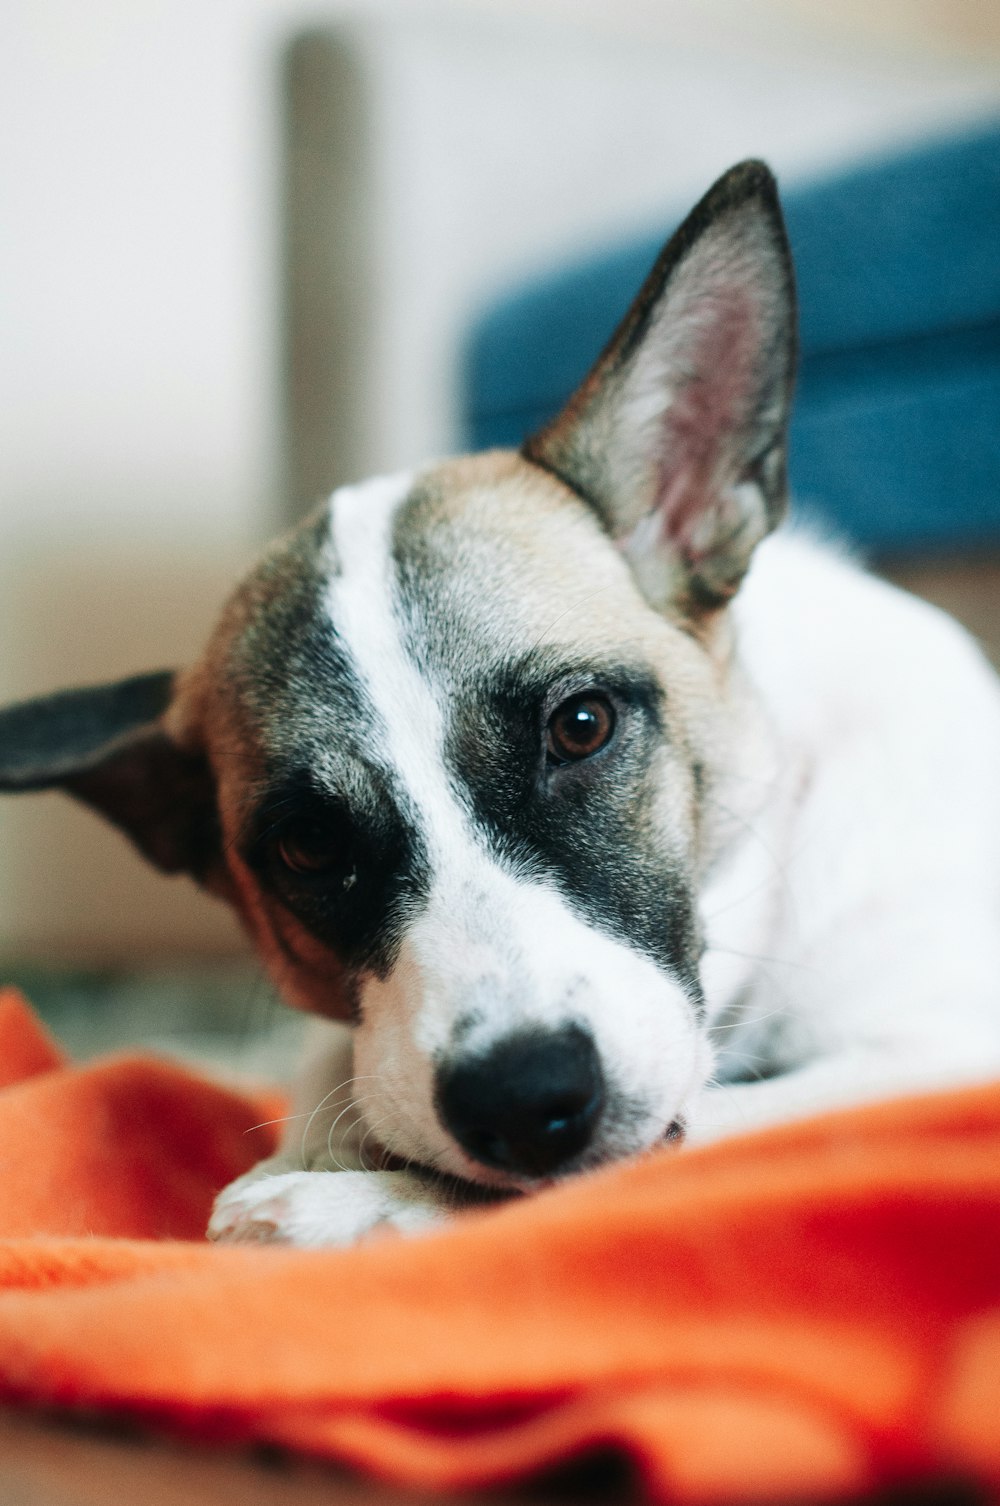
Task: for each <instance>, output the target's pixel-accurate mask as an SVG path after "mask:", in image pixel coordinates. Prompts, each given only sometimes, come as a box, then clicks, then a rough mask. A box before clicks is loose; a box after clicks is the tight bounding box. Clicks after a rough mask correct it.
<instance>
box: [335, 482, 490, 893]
mask: <svg viewBox="0 0 1000 1506" xmlns="http://www.w3.org/2000/svg"><path fill="white" fill-rule="evenodd" d="M413 482H414V476H413V473H412V472H402V473H400V474H398V475H395V476H380V477H376V478H375V479H373V480H371V481H364V482H362V483H360V484H359V485H357V486H344V487H341V488H340V489H339V490H338V491H335V492H334V494H333V496H332V497H331V499H330V510H331V533H332V540H333V545H334V555H335V558H336V560H337V563H338V569H339V573H338V574H337V575H336V576H335V577H334V579H333V580H332V581H331V582H330V587H329V592H328V598H327V608H328V611H329V614H330V617H331V619H332V621H333V625H334V627H335V629H336V631H337V634H338V637H339V638H340V640H341V642H342V643H343V644H344V645H345V647H346V648H347V650H348V652H349V653H350V655H351V658H352V660H353V663H354V667H355V670H356V672H357V674H358V676H359V678H360V680H361V682H362V684H363V685H364V687H365V690H366V692H367V695H368V698H369V700H370V702H371V704H372V707H373V708H374V710H375V712H376V713H377V715H378V717H379V720H380V722H381V724H382V725H381V741H380V745H379V747H377V748H374V749H372V753H373V755H374V758H375V760H376V761H378V762H380V763H383V764H385V765H386V766H388V767H389V768H390V769H391V770H392V772H393V774H394V775H395V777H396V779H397V780H398V782H399V784H400V785H401V786H402V788H403V789H404V790H405V791H406V794H407V795H408V796H409V798H410V801H411V802H412V804H413V807H414V809H415V811H416V812H417V813H418V815H419V818H420V827H421V836H422V837H423V839H424V842H425V843H426V845H427V848H428V851H429V855H430V858H431V862H432V864H433V866H434V868H435V869H437V868H439V866H440V865H441V864H442V862H444V861H445V860H446V856H451V857H454V856H455V855H456V848H461V847H466V846H468V844H469V835H468V832H467V829H466V826H465V821H464V818H463V815H462V812H461V810H460V808H459V806H458V804H457V802H456V800H455V797H454V794H453V792H452V789H451V787H450V786H449V783H448V778H447V774H446V772H445V763H444V716H443V713H442V709H441V706H440V705H439V703H438V701H437V699H436V698H435V695H434V691H433V688H432V686H431V685H430V684H429V683H428V681H427V680H426V679H424V677H423V676H422V675H421V674H420V672H419V670H418V669H417V667H416V665H415V664H414V663H413V661H412V659H411V658H410V657H409V655H408V654H407V652H406V648H405V646H404V644H403V642H402V639H401V636H400V624H399V621H398V619H397V616H396V613H395V611H394V605H393V603H394V583H395V562H394V560H393V553H392V539H393V527H394V524H395V521H396V516H397V514H398V512H399V509H400V507H401V506H402V504H403V503H404V502H405V501H406V499H407V497H408V496H409V494H410V491H411V490H412V487H413Z"/></svg>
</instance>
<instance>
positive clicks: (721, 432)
mask: <svg viewBox="0 0 1000 1506" xmlns="http://www.w3.org/2000/svg"><path fill="white" fill-rule="evenodd" d="M690 326H691V327H690V328H689V330H688V331H685V332H679V333H678V334H675V337H674V344H675V361H676V364H677V366H678V368H680V374H679V376H678V377H677V378H675V385H674V390H673V394H672V396H671V400H670V403H669V405H668V407H667V410H666V412H665V414H664V418H663V432H662V436H661V440H660V446H659V458H658V468H659V480H658V485H657V508H658V510H659V513H660V520H661V521H660V529H661V537H662V538H663V540H664V541H665V542H669V543H670V544H672V545H673V546H674V547H675V548H677V549H679V550H680V551H681V553H682V554H683V555H684V556H685V557H686V558H689V559H690V558H692V556H693V555H694V556H698V555H701V554H704V553H707V552H708V549H709V548H710V547H711V534H712V528H711V520H710V519H709V517H708V516H707V515H708V514H709V513H711V512H714V511H715V509H716V507H717V505H718V502H719V500H720V497H719V491H720V484H721V483H722V481H723V475H722V473H723V472H724V470H725V469H726V463H727V460H728V461H729V462H730V464H732V453H731V452H732V446H733V443H734V442H738V441H739V439H740V438H741V437H742V435H743V432H744V430H745V427H746V421H747V416H748V411H747V410H748V407H749V405H750V402H751V399H752V395H753V390H754V383H755V369H754V368H755V359H754V358H755V353H756V351H757V350H758V348H759V342H760V318H759V310H758V308H757V306H756V303H755V300H754V299H753V297H752V296H751V295H750V294H749V293H747V292H745V291H744V290H742V289H740V288H730V289H727V290H725V291H724V292H715V293H712V294H710V295H707V296H706V295H702V296H701V297H700V298H699V299H698V303H697V315H696V316H695V317H692V318H691V319H690ZM732 479H733V480H735V479H736V478H735V477H733V478H732ZM699 535H700V537H699Z"/></svg>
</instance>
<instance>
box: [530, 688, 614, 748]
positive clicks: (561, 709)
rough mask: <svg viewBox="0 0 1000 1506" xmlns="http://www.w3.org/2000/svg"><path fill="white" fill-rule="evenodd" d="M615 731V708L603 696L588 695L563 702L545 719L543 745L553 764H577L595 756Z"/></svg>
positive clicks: (591, 693) (590, 693)
mask: <svg viewBox="0 0 1000 1506" xmlns="http://www.w3.org/2000/svg"><path fill="white" fill-rule="evenodd" d="M614 730H615V709H614V707H613V706H612V704H611V702H610V701H609V700H608V699H607V697H606V696H603V695H596V694H595V693H594V692H592V691H591V692H589V693H587V694H586V695H578V696H574V697H573V699H572V700H570V701H563V703H562V705H561V706H557V707H556V709H555V711H554V712H553V713H552V715H551V717H550V718H549V726H548V734H547V740H546V746H547V749H548V755H549V759H550V760H551V762H553V763H557V764H562V763H578V762H579V760H580V759H582V758H590V757H591V756H592V755H593V754H594V753H599V752H600V750H601V749H602V748H603V747H605V745H606V744H607V743H609V742H610V741H611V736H612V734H613V732H614Z"/></svg>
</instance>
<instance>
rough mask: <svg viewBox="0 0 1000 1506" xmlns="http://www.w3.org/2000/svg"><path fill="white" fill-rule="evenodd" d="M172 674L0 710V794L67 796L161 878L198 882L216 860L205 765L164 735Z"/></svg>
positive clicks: (214, 822) (210, 784)
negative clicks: (179, 876) (116, 831)
mask: <svg viewBox="0 0 1000 1506" xmlns="http://www.w3.org/2000/svg"><path fill="white" fill-rule="evenodd" d="M174 682H175V676H174V674H173V673H172V672H171V671H169V670H163V671H158V672H157V673H154V674H148V675H138V676H135V677H134V678H132V679H128V680H120V681H117V682H116V683H115V684H112V685H96V686H93V687H89V688H86V689H81V690H65V691H62V692H60V693H59V694H57V695H50V696H43V697H41V698H40V699H38V700H34V701H22V702H20V703H19V704H17V705H14V706H9V707H7V708H6V709H5V710H0V790H8V791H22V790H24V791H26V790H44V789H54V788H58V789H64V790H66V791H68V792H69V793H70V794H72V795H75V796H76V797H77V798H78V799H79V800H83V801H84V802H86V804H87V805H90V806H93V807H94V808H95V809H96V810H98V811H100V812H101V813H102V815H104V816H106V817H107V818H108V820H110V821H112V822H113V823H114V824H115V825H116V826H118V827H120V828H121V829H122V830H123V831H124V832H126V833H127V834H128V835H129V836H130V837H131V838H132V840H133V841H134V842H135V844H136V846H137V847H138V848H139V849H140V851H141V852H143V853H144V854H145V855H146V857H147V858H149V859H150V861H151V862H153V863H155V864H156V866H157V867H158V868H161V869H163V870H164V872H166V873H178V872H181V871H182V870H183V871H187V872H190V873H192V874H193V875H194V876H195V877H196V878H198V879H200V880H203V881H204V880H205V878H206V876H207V874H208V870H209V868H210V867H211V865H212V862H213V859H214V858H215V856H216V854H217V851H218V833H217V819H216V811H215V798H214V788H213V781H212V777H211V772H210V770H209V768H208V764H207V762H206V760H205V759H204V758H203V757H202V756H201V755H200V754H199V753H194V752H190V751H187V750H185V749H183V748H181V747H179V746H178V744H177V743H176V742H175V741H174V740H173V739H172V738H171V737H170V736H169V735H168V733H167V732H166V730H165V729H164V727H163V724H162V716H163V713H164V712H165V711H166V709H167V707H168V706H169V705H170V702H171V700H172V699H173V691H174Z"/></svg>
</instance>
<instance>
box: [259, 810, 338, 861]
mask: <svg viewBox="0 0 1000 1506" xmlns="http://www.w3.org/2000/svg"><path fill="white" fill-rule="evenodd" d="M338 849H339V843H338V842H337V837H336V834H335V832H333V830H332V829H331V827H330V824H329V822H326V821H318V820H316V819H315V818H313V817H309V816H301V817H299V819H298V820H295V821H290V822H289V823H288V825H287V826H285V827H284V829H283V830H282V832H281V835H280V836H279V837H278V838H277V840H276V841H275V844H274V851H275V852H276V853H277V855H278V857H279V859H280V860H281V862H282V863H283V864H284V865H285V867H286V868H287V869H289V870H290V872H292V873H305V874H317V873H328V872H329V871H330V869H331V868H333V867H334V865H335V864H336V863H337V861H338V858H339V856H340V854H339V850H338Z"/></svg>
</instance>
